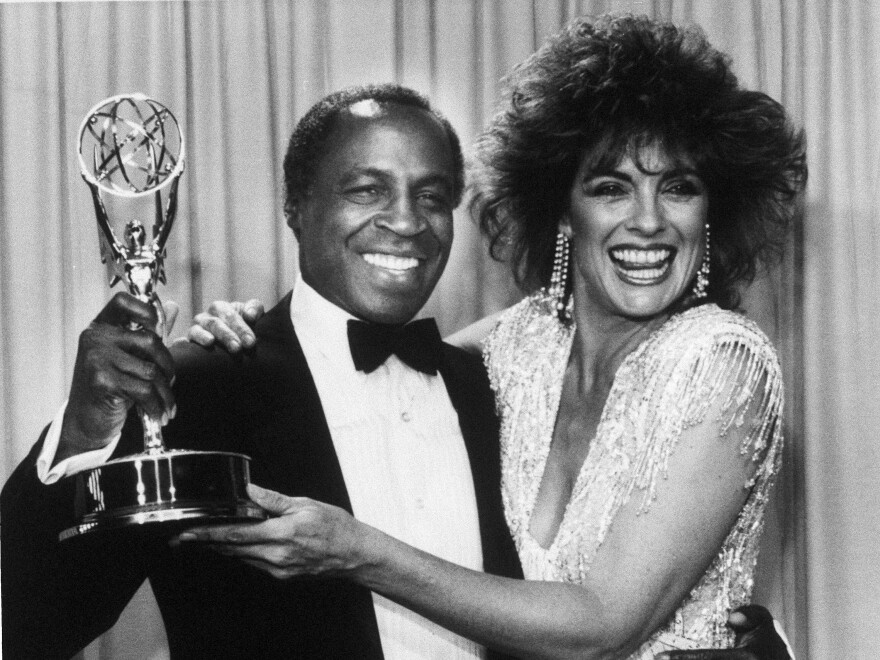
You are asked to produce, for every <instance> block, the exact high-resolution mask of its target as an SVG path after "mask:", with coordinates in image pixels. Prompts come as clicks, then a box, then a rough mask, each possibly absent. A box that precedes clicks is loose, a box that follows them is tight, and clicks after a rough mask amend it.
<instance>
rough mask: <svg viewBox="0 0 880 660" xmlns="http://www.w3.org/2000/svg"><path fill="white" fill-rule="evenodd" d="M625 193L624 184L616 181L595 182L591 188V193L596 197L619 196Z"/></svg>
mask: <svg viewBox="0 0 880 660" xmlns="http://www.w3.org/2000/svg"><path fill="white" fill-rule="evenodd" d="M625 193H626V191H625V190H624V188H623V186H622V185H620V184H619V183H614V182H604V183H599V184H595V185H593V186H592V188H591V189H590V194H591V195H593V196H594V197H619V196H621V195H623V194H625Z"/></svg>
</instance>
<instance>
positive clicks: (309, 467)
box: [248, 294, 352, 513]
mask: <svg viewBox="0 0 880 660" xmlns="http://www.w3.org/2000/svg"><path fill="white" fill-rule="evenodd" d="M255 332H256V334H257V337H258V340H257V348H256V351H255V367H256V368H255V369H254V372H253V373H254V378H255V380H256V379H259V382H254V383H253V384H252V387H249V388H248V390H249V391H252V392H253V393H254V394H255V395H256V397H255V398H256V399H257V400H256V401H254V402H253V405H256V406H258V407H259V408H262V409H263V410H264V414H263V416H262V417H263V419H264V420H265V421H264V422H263V423H262V425H261V427H260V428H258V429H257V430H256V431H255V436H254V438H253V449H252V451H254V452H255V453H259V454H261V455H262V460H261V461H260V466H259V471H260V472H262V473H265V475H266V476H267V477H268V479H269V481H267V483H266V485H267V487H270V488H273V489H275V490H279V491H281V492H284V493H285V494H289V495H297V496H305V497H311V498H313V499H316V500H320V501H322V502H327V503H329V504H334V505H336V506H339V507H342V508H343V509H345V510H347V511H348V512H349V513H351V511H352V507H351V501H350V500H349V496H348V491H347V489H346V487H345V481H344V479H343V476H342V469H341V467H340V465H339V459H338V458H337V456H336V450H335V449H334V446H333V440H332V437H331V436H330V429H329V427H328V426H327V420H326V417H325V416H324V409H323V406H322V405H321V398H320V396H319V395H318V390H317V388H316V386H315V381H314V379H313V378H312V374H311V371H310V370H309V367H308V363H307V362H306V358H305V355H304V354H303V351H302V348H301V347H300V344H299V340H298V339H297V337H296V332H295V330H294V328H293V324H292V323H291V321H290V294H288V295H287V296H285V297H284V299H283V300H282V301H281V302H280V303H278V305H276V306H275V307H274V308H273V309H272V310H271V311H269V312H268V313H267V314H266V315H265V316H264V317H263V318H262V319H261V320H260V322H259V323H258V324H257V326H256V328H255ZM267 374H269V377H268V378H267ZM254 482H255V483H259V481H258V479H257V470H255V475H254Z"/></svg>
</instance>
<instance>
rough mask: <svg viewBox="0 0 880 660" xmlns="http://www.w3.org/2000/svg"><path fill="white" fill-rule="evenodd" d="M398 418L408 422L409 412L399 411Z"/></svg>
mask: <svg viewBox="0 0 880 660" xmlns="http://www.w3.org/2000/svg"><path fill="white" fill-rule="evenodd" d="M400 419H402V420H403V421H404V422H408V421H410V420H411V419H412V417H410V414H409V413H408V412H402V413H400Z"/></svg>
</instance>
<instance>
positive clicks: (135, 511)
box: [59, 450, 267, 541]
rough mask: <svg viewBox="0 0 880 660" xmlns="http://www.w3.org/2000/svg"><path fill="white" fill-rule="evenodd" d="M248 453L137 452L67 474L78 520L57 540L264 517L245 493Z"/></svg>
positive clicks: (248, 478)
mask: <svg viewBox="0 0 880 660" xmlns="http://www.w3.org/2000/svg"><path fill="white" fill-rule="evenodd" d="M249 463H250V459H249V458H248V457H247V456H245V455H243V454H235V453H232V452H220V451H216V452H214V451H187V450H167V451H164V452H161V453H157V454H147V453H144V454H136V455H134V456H126V457H124V458H118V459H115V460H112V461H109V462H107V463H105V464H104V465H101V466H99V467H96V468H93V469H91V470H86V471H84V472H79V473H77V474H74V475H72V476H71V477H70V478H71V479H75V480H76V499H75V502H74V510H75V515H76V519H77V521H78V522H77V524H75V525H74V526H73V527H69V528H68V529H65V530H64V531H63V532H61V534H59V540H61V541H65V540H67V539H71V538H75V537H78V536H82V535H84V534H93V533H96V532H102V531H109V530H117V529H123V528H127V529H144V530H146V529H149V530H155V531H161V532H163V533H164V532H168V533H173V532H174V531H175V530H177V529H179V528H181V527H183V526H186V525H187V524H190V525H193V524H211V523H227V522H242V521H247V520H250V521H254V522H256V521H259V520H264V519H265V518H266V517H267V515H266V512H265V511H263V509H261V508H260V507H259V506H257V505H256V504H254V503H253V502H252V501H251V500H250V499H249V498H248V495H247V490H246V489H247V485H248V483H249V482H250V469H249Z"/></svg>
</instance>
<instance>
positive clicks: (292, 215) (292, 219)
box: [284, 199, 301, 240]
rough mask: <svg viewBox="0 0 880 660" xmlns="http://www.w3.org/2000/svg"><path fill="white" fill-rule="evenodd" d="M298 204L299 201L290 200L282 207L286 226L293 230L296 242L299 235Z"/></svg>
mask: <svg viewBox="0 0 880 660" xmlns="http://www.w3.org/2000/svg"><path fill="white" fill-rule="evenodd" d="M299 207H300V202H299V200H295V199H294V200H290V201H288V202H287V203H286V204H285V205H284V218H285V219H286V220H287V226H288V227H290V228H291V229H292V230H293V235H294V236H296V240H299V234H300V229H301V227H300V213H299Z"/></svg>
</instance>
